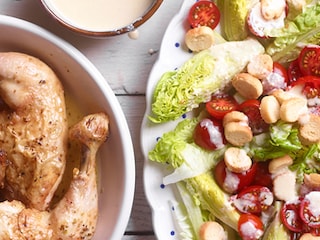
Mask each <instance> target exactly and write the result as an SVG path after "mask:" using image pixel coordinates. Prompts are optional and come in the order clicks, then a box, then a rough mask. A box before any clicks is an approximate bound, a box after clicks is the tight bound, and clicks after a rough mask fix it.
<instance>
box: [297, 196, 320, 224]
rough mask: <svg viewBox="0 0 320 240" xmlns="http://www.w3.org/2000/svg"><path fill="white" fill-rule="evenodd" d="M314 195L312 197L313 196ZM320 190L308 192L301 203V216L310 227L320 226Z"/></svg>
mask: <svg viewBox="0 0 320 240" xmlns="http://www.w3.org/2000/svg"><path fill="white" fill-rule="evenodd" d="M311 196H312V197H311ZM319 202H320V192H316V191H315V192H310V193H308V194H307V195H306V196H305V197H304V198H303V199H302V200H301V203H300V217H301V219H302V221H303V222H304V223H306V224H307V225H308V226H309V227H310V228H320V213H319V210H318V209H319Z"/></svg>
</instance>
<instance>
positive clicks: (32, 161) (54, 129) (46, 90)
mask: <svg viewBox="0 0 320 240" xmlns="http://www.w3.org/2000/svg"><path fill="white" fill-rule="evenodd" d="M0 99H1V101H0V103H1V104H0V146H1V149H3V150H4V151H5V152H6V154H7V159H8V164H7V166H6V171H5V181H4V184H3V185H4V188H5V190H6V191H5V192H6V194H7V196H6V197H7V198H8V199H16V200H20V201H22V202H23V203H24V204H25V205H26V206H28V207H31V208H35V209H38V210H44V209H46V208H47V207H48V206H49V203H50V201H51V199H52V197H53V194H54V192H55V190H56V189H57V186H58V185H59V183H60V181H61V177H62V175H63V172H64V169H65V164H66V149H67V128H68V125H67V117H66V109H65V99H64V91H63V88H62V85H61V83H60V81H59V79H58V78H57V76H56V75H55V73H54V72H53V70H52V69H51V68H50V67H48V66H47V65H46V64H45V63H43V62H42V61H41V60H39V59H37V58H34V57H32V56H29V55H27V54H22V53H16V52H6V53H0ZM2 166H3V165H2Z"/></svg>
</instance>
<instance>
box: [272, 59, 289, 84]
mask: <svg viewBox="0 0 320 240" xmlns="http://www.w3.org/2000/svg"><path fill="white" fill-rule="evenodd" d="M273 72H274V73H276V74H279V75H280V76H281V77H283V79H284V82H286V83H287V82H288V73H287V69H286V68H285V67H284V66H283V65H281V64H280V63H278V62H273Z"/></svg>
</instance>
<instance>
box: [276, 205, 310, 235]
mask: <svg viewBox="0 0 320 240" xmlns="http://www.w3.org/2000/svg"><path fill="white" fill-rule="evenodd" d="M299 205H300V202H297V203H284V204H283V206H282V208H281V212H280V219H281V222H282V223H283V224H284V226H285V227H286V228H287V229H289V230H290V231H292V232H297V233H299V232H301V231H302V230H303V228H304V226H303V225H304V224H303V222H302V220H301V218H300V214H299V211H300V210H299V209H300V206H299Z"/></svg>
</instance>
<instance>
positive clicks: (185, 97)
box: [149, 38, 264, 123]
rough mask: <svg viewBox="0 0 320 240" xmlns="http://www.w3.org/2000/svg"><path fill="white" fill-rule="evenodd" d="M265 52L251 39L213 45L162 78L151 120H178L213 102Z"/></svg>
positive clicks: (157, 89)
mask: <svg viewBox="0 0 320 240" xmlns="http://www.w3.org/2000/svg"><path fill="white" fill-rule="evenodd" d="M263 52H264V48H263V46H262V45H261V44H260V43H259V42H258V41H257V40H255V39H251V38H250V39H247V40H244V41H234V42H225V43H220V44H217V45H213V46H212V47H211V48H210V49H207V50H204V51H201V52H199V53H197V54H195V55H194V56H193V57H192V58H190V59H189V60H188V61H186V62H185V63H184V64H183V65H182V66H181V67H180V68H178V69H177V70H176V71H169V72H166V73H164V74H163V75H162V77H161V78H160V80H159V82H158V83H157V85H156V87H155V90H154V94H153V103H152V106H151V108H152V114H151V115H150V116H149V119H150V120H151V121H153V122H155V123H161V122H166V121H170V120H175V119H178V118H179V117H180V116H181V115H183V114H184V113H186V112H189V111H191V110H192V109H194V108H197V107H198V106H199V104H200V103H203V102H207V101H209V100H210V98H211V95H212V94H213V93H215V92H216V91H218V90H220V89H222V88H224V87H225V86H226V85H228V84H229V83H230V80H231V78H232V77H233V76H234V75H235V74H236V73H238V72H240V71H242V70H243V69H244V68H245V67H246V65H247V64H248V62H249V61H250V59H252V58H253V57H254V56H256V55H258V54H260V53H263Z"/></svg>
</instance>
